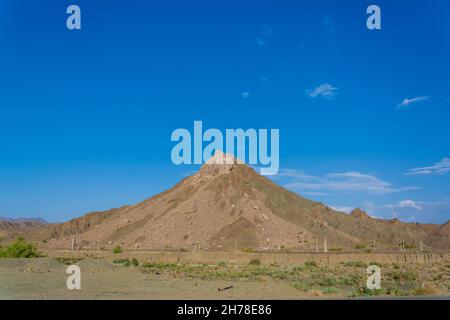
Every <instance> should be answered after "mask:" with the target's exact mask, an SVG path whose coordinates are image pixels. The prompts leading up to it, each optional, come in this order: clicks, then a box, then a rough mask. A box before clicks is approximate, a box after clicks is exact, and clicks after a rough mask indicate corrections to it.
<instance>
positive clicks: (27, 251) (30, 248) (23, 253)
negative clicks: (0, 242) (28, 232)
mask: <svg viewBox="0 0 450 320" xmlns="http://www.w3.org/2000/svg"><path fill="white" fill-rule="evenodd" d="M39 256H40V255H39V254H38V253H37V251H36V247H35V246H34V245H33V244H31V243H27V242H26V241H25V240H24V239H23V238H17V240H16V242H14V243H13V244H11V245H10V246H6V247H0V258H37V257H39Z"/></svg>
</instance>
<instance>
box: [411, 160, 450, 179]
mask: <svg viewBox="0 0 450 320" xmlns="http://www.w3.org/2000/svg"><path fill="white" fill-rule="evenodd" d="M448 172H450V158H443V159H442V160H441V161H440V162H437V163H435V164H434V165H432V166H428V167H420V168H413V169H409V170H408V171H407V172H406V173H405V175H407V176H415V175H432V174H435V175H444V174H447V173H448Z"/></svg>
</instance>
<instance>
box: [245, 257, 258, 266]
mask: <svg viewBox="0 0 450 320" xmlns="http://www.w3.org/2000/svg"><path fill="white" fill-rule="evenodd" d="M248 264H249V265H251V266H260V265H261V261H260V260H259V259H252V260H250V262H249V263H248Z"/></svg>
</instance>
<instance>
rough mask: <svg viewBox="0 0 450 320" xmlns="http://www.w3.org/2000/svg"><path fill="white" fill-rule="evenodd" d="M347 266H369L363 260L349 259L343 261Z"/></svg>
mask: <svg viewBox="0 0 450 320" xmlns="http://www.w3.org/2000/svg"><path fill="white" fill-rule="evenodd" d="M342 264H343V265H344V266H345V267H353V268H367V264H365V263H364V262H362V261H347V262H342Z"/></svg>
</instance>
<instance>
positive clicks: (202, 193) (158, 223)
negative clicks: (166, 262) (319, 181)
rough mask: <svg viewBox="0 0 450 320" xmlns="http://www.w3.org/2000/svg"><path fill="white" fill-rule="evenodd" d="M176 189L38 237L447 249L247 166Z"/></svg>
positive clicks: (442, 238) (209, 245)
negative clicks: (291, 187) (331, 204)
mask: <svg viewBox="0 0 450 320" xmlns="http://www.w3.org/2000/svg"><path fill="white" fill-rule="evenodd" d="M221 155H222V154H218V155H216V156H215V157H214V159H213V160H212V161H211V162H210V163H209V164H205V165H203V166H202V168H201V169H200V170H199V172H198V173H196V174H194V175H192V176H190V177H188V178H186V179H184V180H182V181H181V182H179V183H178V184H177V185H176V186H174V187H173V188H171V189H169V190H167V191H165V192H163V193H161V194H159V195H156V196H154V197H151V198H149V199H147V200H145V201H143V202H141V203H138V204H136V205H133V206H127V207H123V208H120V209H113V210H109V211H105V212H98V213H91V214H89V215H86V216H84V217H81V218H79V219H75V220H72V221H69V222H67V223H63V224H59V225H52V226H49V227H48V228H46V229H45V230H41V231H39V232H38V233H35V234H34V235H33V237H34V238H36V239H39V240H44V239H45V240H48V242H47V245H48V246H50V247H53V248H70V246H71V242H72V236H76V239H77V245H78V247H82V248H97V247H98V246H101V247H106V248H110V247H113V246H115V245H120V246H122V247H125V248H130V249H180V248H185V249H194V248H197V249H200V248H201V249H209V250H221V249H224V250H229V249H243V248H252V249H257V250H280V249H284V250H286V249H292V250H315V247H316V239H317V242H318V243H320V245H322V241H323V239H324V238H326V239H327V241H328V247H329V248H330V249H332V248H335V249H337V248H342V249H349V248H354V247H355V246H356V245H361V244H372V243H375V244H376V246H377V248H386V249H391V250H395V249H397V248H398V246H397V244H398V243H399V242H400V239H404V240H405V242H406V243H408V244H411V245H416V246H418V244H419V242H423V243H424V244H425V246H426V248H427V249H433V248H436V249H449V248H450V237H449V235H448V232H447V229H448V227H447V228H444V227H442V228H443V229H444V231H442V230H440V227H439V226H436V225H420V224H408V223H403V222H400V221H386V220H379V219H373V218H371V217H370V216H368V215H367V214H366V213H364V212H363V211H362V210H360V209H356V210H355V211H353V213H352V214H350V215H349V214H346V213H342V212H337V211H334V210H332V209H331V208H329V207H327V206H325V205H323V204H321V203H318V202H313V201H311V200H308V199H305V198H303V197H301V196H299V195H298V194H296V193H293V192H290V191H288V190H286V189H284V188H282V187H280V186H278V185H276V184H275V183H274V182H272V181H271V180H269V179H267V178H266V177H263V176H261V175H259V174H257V173H256V172H255V171H254V170H253V169H251V168H250V167H248V166H246V165H243V164H227V165H223V164H214V163H213V162H214V160H217V159H219V158H218V157H220V156H221Z"/></svg>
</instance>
